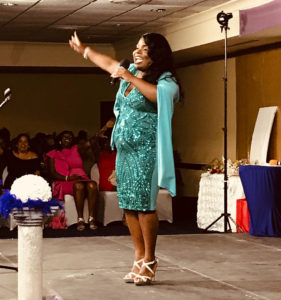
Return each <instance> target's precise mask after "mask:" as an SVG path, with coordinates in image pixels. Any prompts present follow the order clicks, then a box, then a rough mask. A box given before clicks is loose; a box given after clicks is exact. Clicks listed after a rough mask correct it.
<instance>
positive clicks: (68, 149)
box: [47, 131, 98, 230]
mask: <svg viewBox="0 0 281 300" xmlns="http://www.w3.org/2000/svg"><path fill="white" fill-rule="evenodd" d="M47 157H48V163H49V171H50V176H51V178H52V179H53V180H55V181H54V188H53V195H54V197H55V198H56V199H58V200H64V195H66V194H69V195H73V196H74V200H75V205H76V210H77V214H78V223H77V230H84V229H85V221H84V218H83V210H84V202H85V198H86V197H87V198H88V205H89V227H90V229H96V228H97V225H96V222H95V207H96V202H97V199H98V193H97V185H96V183H95V182H94V181H92V180H90V178H89V177H88V176H87V174H86V172H85V171H84V169H83V163H82V159H81V156H80V154H79V147H78V146H77V145H74V135H73V133H72V132H71V131H63V132H62V133H60V134H59V135H58V138H57V145H56V149H54V150H51V151H50V152H48V153H47Z"/></svg>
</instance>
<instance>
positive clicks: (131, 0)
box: [110, 0, 137, 4]
mask: <svg viewBox="0 0 281 300" xmlns="http://www.w3.org/2000/svg"><path fill="white" fill-rule="evenodd" d="M136 2H137V1H136V0H110V3H114V4H120V3H123V4H134V3H136Z"/></svg>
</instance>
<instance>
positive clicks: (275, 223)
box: [239, 165, 281, 237]
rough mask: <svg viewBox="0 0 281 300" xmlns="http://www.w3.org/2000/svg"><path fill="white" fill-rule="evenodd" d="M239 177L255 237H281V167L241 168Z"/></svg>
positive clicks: (252, 233)
mask: <svg viewBox="0 0 281 300" xmlns="http://www.w3.org/2000/svg"><path fill="white" fill-rule="evenodd" d="M239 175H240V178H241V182H242V185H243V188H244V193H245V196H246V199H247V202H248V208H249V213H250V231H249V233H250V234H251V235H255V236H276V237H279V236H281V167H279V166H277V167H273V166H255V165H253V166H241V167H239Z"/></svg>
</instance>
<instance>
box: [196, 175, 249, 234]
mask: <svg viewBox="0 0 281 300" xmlns="http://www.w3.org/2000/svg"><path fill="white" fill-rule="evenodd" d="M243 198H245V195H244V191H243V187H242V183H241V180H240V177H239V176H230V177H229V179H228V201H227V206H228V209H227V211H228V213H230V215H231V217H232V218H233V219H234V221H235V222H236V200H237V199H243ZM222 213H224V174H212V175H211V174H210V173H203V174H202V175H201V179H200V184H199V195H198V207H197V225H198V227H199V228H203V229H205V228H206V227H208V226H209V225H210V224H211V223H212V222H213V221H215V220H216V219H217V218H218V217H219V216H220V215H221V214H222ZM230 225H231V229H232V231H236V227H235V225H234V223H233V222H232V221H231V220H230ZM209 230H216V231H224V217H222V218H221V219H220V220H219V221H217V222H216V223H215V224H214V225H213V226H212V227H210V228H209Z"/></svg>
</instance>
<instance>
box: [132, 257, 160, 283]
mask: <svg viewBox="0 0 281 300" xmlns="http://www.w3.org/2000/svg"><path fill="white" fill-rule="evenodd" d="M158 262H159V261H158V259H157V258H156V259H155V260H153V261H149V262H145V261H143V263H142V266H143V267H145V268H146V269H147V270H148V271H149V272H150V273H151V276H147V275H140V274H137V275H136V276H135V279H134V283H135V285H137V286H141V285H149V284H151V282H152V281H153V280H155V272H156V268H157V266H158ZM151 265H154V266H153V267H152V268H151V267H150V266H151Z"/></svg>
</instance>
